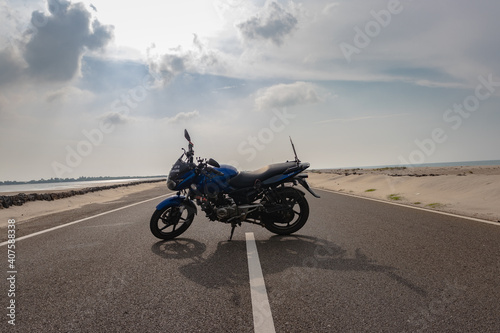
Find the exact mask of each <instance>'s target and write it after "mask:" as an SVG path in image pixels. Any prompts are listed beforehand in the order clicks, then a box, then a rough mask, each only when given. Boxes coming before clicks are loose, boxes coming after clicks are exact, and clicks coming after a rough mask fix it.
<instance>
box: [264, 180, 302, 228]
mask: <svg viewBox="0 0 500 333" xmlns="http://www.w3.org/2000/svg"><path fill="white" fill-rule="evenodd" d="M263 201H264V202H263V204H264V207H265V208H266V210H268V212H266V213H264V214H263V216H262V221H263V222H264V226H265V227H266V229H267V230H269V231H271V232H273V233H275V234H278V235H289V234H291V233H294V232H296V231H298V230H299V229H300V228H302V227H303V226H304V224H306V222H307V218H308V217H309V204H308V203H307V200H306V198H305V197H304V194H303V193H302V192H301V191H299V190H296V189H295V188H292V187H283V188H279V189H277V190H276V191H275V192H274V193H273V195H272V196H271V197H269V198H268V199H267V200H265V199H264V200H263Z"/></svg>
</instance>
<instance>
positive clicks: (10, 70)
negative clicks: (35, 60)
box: [0, 48, 23, 87]
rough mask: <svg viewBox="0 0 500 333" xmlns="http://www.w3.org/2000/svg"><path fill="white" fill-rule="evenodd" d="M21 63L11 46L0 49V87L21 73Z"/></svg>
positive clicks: (15, 78)
mask: <svg viewBox="0 0 500 333" xmlns="http://www.w3.org/2000/svg"><path fill="white" fill-rule="evenodd" d="M22 70H23V65H22V64H21V63H20V61H19V60H18V57H16V55H15V53H14V50H13V49H12V48H6V49H4V50H2V51H0V87H1V86H2V85H4V84H8V83H12V82H13V81H15V80H17V78H18V77H19V76H20V75H21V74H22Z"/></svg>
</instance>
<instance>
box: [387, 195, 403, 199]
mask: <svg viewBox="0 0 500 333" xmlns="http://www.w3.org/2000/svg"><path fill="white" fill-rule="evenodd" d="M387 198H388V199H390V200H401V199H403V197H402V196H400V195H399V194H389V195H388V196H387Z"/></svg>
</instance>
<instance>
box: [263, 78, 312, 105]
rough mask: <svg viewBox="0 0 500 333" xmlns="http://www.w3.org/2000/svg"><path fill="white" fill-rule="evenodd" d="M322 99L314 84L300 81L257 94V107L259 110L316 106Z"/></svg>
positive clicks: (276, 86) (270, 88) (278, 85)
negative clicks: (303, 105) (304, 105)
mask: <svg viewBox="0 0 500 333" xmlns="http://www.w3.org/2000/svg"><path fill="white" fill-rule="evenodd" d="M320 101H321V99H320V98H319V96H318V93H317V92H316V88H315V86H314V85H313V84H312V83H308V82H302V81H298V82H295V83H291V84H277V85H274V86H271V87H268V88H265V89H261V90H259V91H258V92H257V97H256V98H255V105H256V106H257V109H258V110H265V109H272V108H281V107H290V106H294V105H301V104H314V103H318V102H320Z"/></svg>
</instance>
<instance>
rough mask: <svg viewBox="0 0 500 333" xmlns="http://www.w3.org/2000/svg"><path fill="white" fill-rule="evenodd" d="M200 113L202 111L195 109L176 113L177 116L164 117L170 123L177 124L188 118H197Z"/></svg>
mask: <svg viewBox="0 0 500 333" xmlns="http://www.w3.org/2000/svg"><path fill="white" fill-rule="evenodd" d="M199 115H200V113H199V112H198V110H194V111H191V112H179V113H178V114H176V115H175V116H173V117H171V118H164V119H165V120H166V121H167V123H169V124H177V123H180V122H183V121H186V120H190V119H193V118H196V117H198V116H199Z"/></svg>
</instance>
